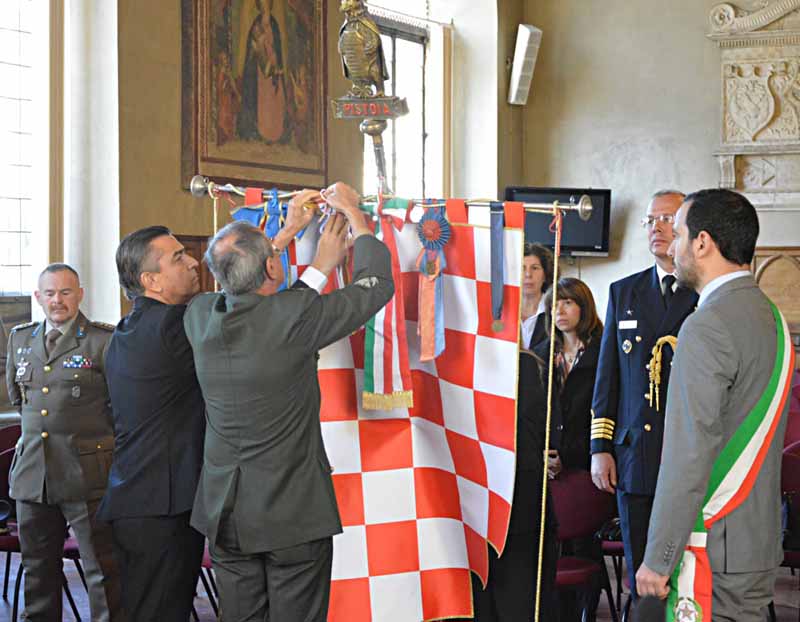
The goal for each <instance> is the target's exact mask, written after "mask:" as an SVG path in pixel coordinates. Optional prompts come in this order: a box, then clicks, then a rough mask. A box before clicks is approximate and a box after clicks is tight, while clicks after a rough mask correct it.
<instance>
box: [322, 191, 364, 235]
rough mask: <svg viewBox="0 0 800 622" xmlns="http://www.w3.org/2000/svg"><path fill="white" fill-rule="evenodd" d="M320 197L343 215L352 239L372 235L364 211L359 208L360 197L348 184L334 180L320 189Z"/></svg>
mask: <svg viewBox="0 0 800 622" xmlns="http://www.w3.org/2000/svg"><path fill="white" fill-rule="evenodd" d="M322 198H323V199H325V202H326V203H327V204H328V205H330V206H331V207H332V208H334V209H335V210H336V211H337V212H341V213H342V214H344V215H345V217H346V218H347V221H348V222H349V223H350V229H351V230H352V232H353V238H354V239H355V238H357V237H358V236H360V235H372V232H371V231H370V230H369V227H368V226H367V223H366V221H365V220H364V213H363V212H362V211H361V209H360V208H359V199H360V197H359V195H358V193H357V192H356V191H355V190H353V189H352V188H351V187H350V186H348V185H347V184H343V183H342V182H340V181H339V182H336V183H335V184H333V185H332V186H330V187H329V188H327V189H326V190H323V191H322Z"/></svg>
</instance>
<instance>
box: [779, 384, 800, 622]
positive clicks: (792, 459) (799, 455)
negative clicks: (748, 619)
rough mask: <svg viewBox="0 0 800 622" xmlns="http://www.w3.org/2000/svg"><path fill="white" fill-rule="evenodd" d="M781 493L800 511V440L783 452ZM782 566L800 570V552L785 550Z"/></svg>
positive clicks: (799, 612)
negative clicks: (786, 495) (793, 500)
mask: <svg viewBox="0 0 800 622" xmlns="http://www.w3.org/2000/svg"><path fill="white" fill-rule="evenodd" d="M795 388H797V387H795ZM781 491H782V492H783V493H784V494H791V495H794V498H795V499H796V500H797V501H796V502H795V508H796V509H795V511H798V510H800V440H798V441H795V442H794V443H792V444H791V445H789V446H788V447H786V448H784V450H783V459H782V460H781ZM781 565H782V566H784V567H785V568H790V569H791V570H792V572H794V570H796V569H800V551H796V550H784V552H783V564H781ZM798 620H800V611H798Z"/></svg>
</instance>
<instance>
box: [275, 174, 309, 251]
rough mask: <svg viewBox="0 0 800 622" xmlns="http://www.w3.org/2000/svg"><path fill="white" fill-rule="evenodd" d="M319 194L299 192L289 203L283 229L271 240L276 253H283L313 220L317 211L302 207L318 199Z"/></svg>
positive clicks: (306, 191) (307, 191)
mask: <svg viewBox="0 0 800 622" xmlns="http://www.w3.org/2000/svg"><path fill="white" fill-rule="evenodd" d="M319 196H320V193H319V191H318V190H308V189H306V190H301V191H300V192H298V193H297V194H296V195H294V197H292V200H291V201H289V207H288V209H287V210H286V222H285V223H284V224H283V228H282V229H281V230H280V231H278V234H277V235H276V236H275V237H274V238H273V239H272V243H273V244H274V245H275V247H277V249H278V251H279V252H280V251H283V249H285V248H286V247H287V246H289V244H290V243H291V241H292V240H293V239H294V236H296V235H297V234H298V233H300V232H301V231H302V230H303V229H305V228H306V227H307V226H308V224H309V223H310V222H311V221H312V220H313V218H314V216H315V215H316V214H317V210H313V209H309V208H307V207H304V206H305V204H306V203H309V202H314V200H315V199H318V198H319Z"/></svg>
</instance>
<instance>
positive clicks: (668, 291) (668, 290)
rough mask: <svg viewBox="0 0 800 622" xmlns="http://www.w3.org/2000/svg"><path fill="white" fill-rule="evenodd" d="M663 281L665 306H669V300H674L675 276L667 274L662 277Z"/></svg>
mask: <svg viewBox="0 0 800 622" xmlns="http://www.w3.org/2000/svg"><path fill="white" fill-rule="evenodd" d="M661 282H662V283H663V284H664V306H665V307H667V308H669V301H670V300H672V295H673V294H674V292H673V291H672V286H673V285H674V284H675V277H674V276H673V275H671V274H667V275H666V276H665V277H664V278H663V279H661Z"/></svg>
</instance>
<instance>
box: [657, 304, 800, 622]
mask: <svg viewBox="0 0 800 622" xmlns="http://www.w3.org/2000/svg"><path fill="white" fill-rule="evenodd" d="M770 305H771V307H772V314H773V316H774V318H775V324H776V326H777V337H778V347H777V351H776V354H775V365H774V367H773V369H772V374H771V376H770V379H769V384H768V385H767V388H766V390H765V391H764V394H763V395H762V396H761V399H759V401H758V403H757V404H756V405H755V407H754V408H753V410H751V411H750V414H748V415H747V418H746V419H745V420H744V421H743V422H742V424H741V426H739V429H738V430H736V433H735V434H734V435H733V438H731V440H730V441H729V442H728V444H727V445H726V446H725V447H724V449H723V450H722V452H721V453H720V455H719V457H717V459H716V461H715V462H714V466H713V467H712V469H711V476H710V478H709V484H708V492H707V493H706V497H705V500H704V502H703V507H702V508H701V509H700V512H699V514H698V516H697V522H696V523H695V525H694V529H693V530H692V533H691V535H690V536H689V542H688V543H687V545H686V550H685V551H684V553H683V557H682V559H681V562H680V563H679V564H678V566H677V567H676V568H675V572H674V573H673V574H672V577H671V578H670V593H669V596H668V599H667V622H701V621H702V622H711V589H712V586H711V565H710V563H709V561H708V555H707V553H706V537H707V534H708V530H709V529H710V528H711V526H712V525H713V524H714V523H716V522H717V521H718V520H720V519H721V518H723V517H725V516H727V515H728V514H730V513H731V512H733V511H734V510H735V509H736V508H738V507H739V506H740V505H741V504H742V503H743V502H744V500H745V499H746V498H747V496H748V495H749V494H750V491H751V490H752V488H753V484H754V483H755V481H756V478H757V477H758V474H759V472H760V470H761V465H762V464H763V463H764V459H765V457H766V455H767V452H768V451H769V447H770V445H771V444H772V439H773V437H774V435H775V429H776V428H777V427H778V423H779V421H780V418H781V413H783V410H784V407H785V405H786V400H787V399H788V395H789V389H790V387H791V378H792V372H793V371H794V349H793V347H792V343H791V341H790V335H789V329H788V326H787V325H786V320H785V319H784V317H783V315H782V314H781V312H780V311H779V310H778V308H777V307H776V306H775V305H774V304H772V303H771V302H770Z"/></svg>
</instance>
